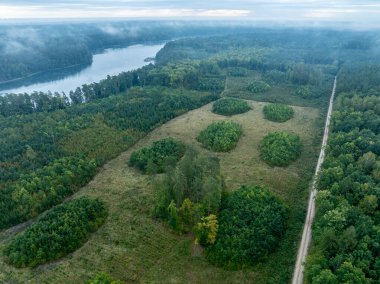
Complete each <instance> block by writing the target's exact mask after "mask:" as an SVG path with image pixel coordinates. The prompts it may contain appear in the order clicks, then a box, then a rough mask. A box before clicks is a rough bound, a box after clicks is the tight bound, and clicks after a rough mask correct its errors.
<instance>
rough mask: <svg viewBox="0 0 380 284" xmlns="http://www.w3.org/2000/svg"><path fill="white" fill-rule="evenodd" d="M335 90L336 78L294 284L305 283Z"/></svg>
mask: <svg viewBox="0 0 380 284" xmlns="http://www.w3.org/2000/svg"><path fill="white" fill-rule="evenodd" d="M335 89H336V77H335V80H334V86H333V90H332V93H331V98H330V102H329V109H328V111H327V116H326V124H325V131H324V133H323V140H322V147H321V152H320V154H319V158H318V163H317V167H316V169H315V174H314V177H313V183H312V188H311V192H310V197H309V204H308V209H307V215H306V220H305V225H304V227H303V232H302V239H301V245H300V247H299V250H298V255H297V261H296V266H295V268H294V273H293V280H292V284H302V283H303V272H304V268H305V261H306V256H307V252H308V249H309V246H310V241H311V227H312V224H313V220H314V216H315V196H316V194H317V188H316V186H317V180H318V175H319V172H320V170H321V166H322V164H323V160H324V159H325V148H326V145H327V139H328V136H329V129H330V118H331V112H332V108H333V102H334V97H335Z"/></svg>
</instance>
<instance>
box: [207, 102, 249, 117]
mask: <svg viewBox="0 0 380 284" xmlns="http://www.w3.org/2000/svg"><path fill="white" fill-rule="evenodd" d="M250 109H251V107H250V106H249V105H248V103H247V102H246V101H243V100H239V99H235V98H223V99H220V100H218V101H216V102H215V103H214V104H213V106H212V112H214V113H216V114H221V115H234V114H239V113H244V112H247V111H249V110H250Z"/></svg>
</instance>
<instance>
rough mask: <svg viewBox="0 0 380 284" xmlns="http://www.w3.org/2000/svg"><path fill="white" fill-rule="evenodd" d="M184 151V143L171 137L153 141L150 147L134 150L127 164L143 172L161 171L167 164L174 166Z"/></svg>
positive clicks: (163, 170)
mask: <svg viewBox="0 0 380 284" xmlns="http://www.w3.org/2000/svg"><path fill="white" fill-rule="evenodd" d="M184 153H185V144H184V143H182V142H181V141H178V140H175V139H173V138H170V137H169V138H164V139H161V140H158V141H155V142H153V144H152V146H151V147H148V148H142V149H140V150H139V151H135V152H133V153H132V154H131V157H130V158H129V161H128V165H129V166H130V167H136V168H137V169H139V170H140V171H142V172H144V173H163V172H165V170H166V168H167V167H169V166H175V164H176V163H177V161H178V160H179V159H181V158H182V156H183V155H184Z"/></svg>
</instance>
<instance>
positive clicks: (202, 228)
mask: <svg viewBox="0 0 380 284" xmlns="http://www.w3.org/2000/svg"><path fill="white" fill-rule="evenodd" d="M217 234H218V219H217V217H216V215H214V214H210V215H209V216H207V217H202V218H201V221H200V222H199V223H198V224H197V225H196V226H195V242H196V243H198V244H201V245H202V246H208V245H213V244H214V243H215V241H216V236H217Z"/></svg>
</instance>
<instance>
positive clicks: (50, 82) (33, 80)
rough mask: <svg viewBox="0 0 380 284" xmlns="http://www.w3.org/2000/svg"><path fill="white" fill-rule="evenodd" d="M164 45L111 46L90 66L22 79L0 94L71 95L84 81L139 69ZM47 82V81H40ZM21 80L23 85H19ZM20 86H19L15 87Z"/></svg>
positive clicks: (94, 80)
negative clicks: (42, 93)
mask: <svg viewBox="0 0 380 284" xmlns="http://www.w3.org/2000/svg"><path fill="white" fill-rule="evenodd" d="M163 46H164V44H163V43H162V44H155V45H142V44H138V45H131V46H128V47H125V48H110V49H106V50H105V51H104V52H103V53H100V54H95V55H94V56H93V62H92V64H91V65H90V66H88V67H83V66H76V67H73V68H67V69H58V70H53V71H48V72H43V73H41V74H38V75H36V76H32V77H29V78H27V79H26V80H24V79H23V80H22V81H21V80H20V81H16V82H12V83H7V84H6V85H5V84H3V85H2V86H1V85H0V88H1V87H2V89H3V90H1V91H0V93H2V94H5V93H16V94H17V93H32V92H33V91H39V92H47V91H51V92H53V93H54V92H59V93H61V92H65V93H66V94H68V93H69V92H70V91H71V90H75V89H76V87H80V86H82V85H83V84H90V83H93V82H98V81H100V80H102V79H104V78H106V77H107V75H110V76H112V75H117V74H119V73H121V72H123V71H130V70H134V69H138V68H140V67H142V66H144V65H146V64H149V62H145V61H144V59H146V58H147V57H155V55H156V53H157V52H158V51H159V50H160V49H161V48H162V47H163ZM41 81H44V82H41ZM20 83H21V84H22V85H21V86H20ZM12 85H13V86H12ZM15 85H18V86H17V87H14V86H15ZM4 88H5V89H4Z"/></svg>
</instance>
